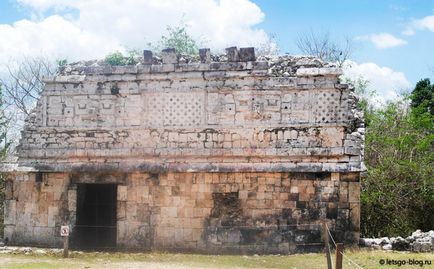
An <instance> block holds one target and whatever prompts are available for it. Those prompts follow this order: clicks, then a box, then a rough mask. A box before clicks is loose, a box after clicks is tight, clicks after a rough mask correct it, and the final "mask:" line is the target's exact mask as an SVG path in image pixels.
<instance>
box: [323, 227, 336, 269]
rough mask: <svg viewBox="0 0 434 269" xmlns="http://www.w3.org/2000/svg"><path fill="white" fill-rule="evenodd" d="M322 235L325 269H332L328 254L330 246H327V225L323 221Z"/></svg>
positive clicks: (330, 258)
mask: <svg viewBox="0 0 434 269" xmlns="http://www.w3.org/2000/svg"><path fill="white" fill-rule="evenodd" d="M322 233H323V235H324V252H325V254H326V257H327V269H333V266H332V256H331V254H330V245H329V240H330V239H329V233H328V232H327V225H326V223H325V221H323V223H322Z"/></svg>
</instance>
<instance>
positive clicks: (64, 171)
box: [5, 48, 364, 253]
mask: <svg viewBox="0 0 434 269" xmlns="http://www.w3.org/2000/svg"><path fill="white" fill-rule="evenodd" d="M200 56H201V57H200V59H199V61H198V62H189V63H180V62H179V56H177V55H176V54H175V52H174V51H173V50H165V51H163V52H162V60H161V62H158V61H157V60H156V58H152V56H151V55H150V54H149V52H147V51H145V53H144V58H143V59H142V62H141V63H140V64H138V65H136V66H108V65H98V64H97V63H95V62H89V63H80V64H75V65H69V66H67V67H65V69H64V70H63V71H62V72H60V73H59V74H58V75H57V76H55V77H53V78H50V79H47V80H46V86H45V90H44V92H43V93H42V96H41V98H40V100H39V102H38V104H37V107H36V109H35V111H34V113H33V114H32V115H31V116H30V117H29V118H28V119H27V123H26V127H25V129H24V131H23V132H22V138H21V142H20V146H19V149H18V154H19V160H18V164H17V165H16V166H15V167H14V168H12V169H9V181H8V184H7V192H6V202H5V206H6V207H5V211H6V216H5V225H6V226H5V227H6V228H5V237H8V238H9V240H10V242H13V243H16V244H37V245H49V246H59V245H60V244H61V240H62V239H61V238H60V235H59V227H60V225H65V224H67V225H70V226H71V231H72V235H71V236H72V238H73V236H74V232H77V229H74V227H75V224H76V217H77V212H76V211H77V208H78V207H77V199H78V197H77V193H78V192H77V186H79V185H81V184H115V185H116V225H115V229H116V247H118V248H143V249H175V250H196V251H208V252H225V251H230V252H234V251H237V252H259V253H277V252H278V253H288V252H294V251H303V250H309V249H311V248H315V246H316V245H317V246H320V245H321V242H322V239H321V233H320V229H321V226H320V223H321V221H322V220H325V221H326V222H327V223H328V226H329V227H330V229H331V230H332V232H333V233H334V234H335V236H336V238H338V239H339V240H340V241H343V242H346V243H354V242H357V241H358V237H359V226H360V205H359V194H360V183H359V182H360V172H362V171H363V169H364V168H363V162H362V159H363V133H364V131H363V130H364V129H363V122H362V120H361V118H360V114H359V112H358V111H357V108H356V99H355V97H354V94H353V92H352V88H351V86H350V85H347V84H342V83H340V82H339V75H340V74H341V70H340V69H338V68H336V67H333V66H331V65H328V64H324V63H322V62H321V61H319V60H317V59H315V58H308V57H290V56H282V57H275V58H260V59H255V57H254V52H253V50H252V49H250V48H246V49H240V50H238V49H236V48H229V49H228V53H227V60H226V61H219V62H215V61H212V60H213V58H211V56H210V54H209V51H207V50H201V53H200ZM279 68H280V70H284V72H283V73H282V72H281V73H279V72H276V69H279Z"/></svg>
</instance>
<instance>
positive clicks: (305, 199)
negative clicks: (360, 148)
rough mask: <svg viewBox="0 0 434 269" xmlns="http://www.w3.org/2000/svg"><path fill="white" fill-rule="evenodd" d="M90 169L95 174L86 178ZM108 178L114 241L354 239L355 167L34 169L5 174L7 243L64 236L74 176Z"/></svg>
mask: <svg viewBox="0 0 434 269" xmlns="http://www.w3.org/2000/svg"><path fill="white" fill-rule="evenodd" d="M95 178H98V180H96V179H95ZM79 183H115V184H118V187H117V188H118V191H117V217H116V218H117V240H116V241H117V247H118V248H119V249H160V250H173V251H191V250H195V251H201V252H209V253H225V252H226V253H234V252H237V253H293V252H300V251H305V250H319V249H321V248H322V242H323V241H322V237H321V227H322V226H321V221H322V220H326V221H327V223H328V226H329V227H330V229H331V231H332V234H333V235H334V238H335V239H336V240H339V241H340V242H345V243H347V244H352V243H354V242H358V239H359V224H360V212H359V199H358V196H359V192H360V188H359V175H358V173H328V172H322V173H296V172H292V173H262V172H261V173H242V172H239V173H188V172H186V173H172V172H169V173H163V174H149V173H128V174H123V173H119V174H99V175H98V176H97V177H95V175H93V174H88V173H75V174H64V173H44V176H43V180H42V182H36V181H35V174H34V173H33V174H32V173H31V174H22V175H18V176H17V177H16V178H15V180H14V181H9V182H8V188H7V189H8V193H7V200H6V205H7V206H8V207H7V210H6V211H7V212H8V214H7V215H6V223H5V224H6V230H5V236H6V237H8V238H9V239H10V240H11V242H13V243H14V244H33V245H42V246H60V245H61V242H62V240H61V237H60V234H59V231H60V226H61V225H65V224H70V225H71V232H72V234H71V237H72V240H74V224H75V214H76V212H75V210H76V189H77V188H76V184H79Z"/></svg>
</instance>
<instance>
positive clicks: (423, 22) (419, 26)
mask: <svg viewBox="0 0 434 269" xmlns="http://www.w3.org/2000/svg"><path fill="white" fill-rule="evenodd" d="M415 30H429V31H431V32H434V15H431V16H426V17H424V18H422V19H418V20H414V21H412V22H411V23H410V25H409V26H408V27H407V29H406V30H405V31H404V32H406V33H410V35H411V34H414V32H415Z"/></svg>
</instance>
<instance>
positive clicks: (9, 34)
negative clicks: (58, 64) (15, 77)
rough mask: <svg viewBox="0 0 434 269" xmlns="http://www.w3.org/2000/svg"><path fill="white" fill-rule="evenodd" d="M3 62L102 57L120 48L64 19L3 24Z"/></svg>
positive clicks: (0, 60) (0, 45)
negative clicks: (37, 57) (43, 57)
mask: <svg viewBox="0 0 434 269" xmlns="http://www.w3.org/2000/svg"><path fill="white" fill-rule="evenodd" d="M0 36H2V42H0V63H2V64H5V63H8V62H9V60H13V59H16V58H19V57H21V56H28V55H41V54H44V55H50V57H52V58H53V59H60V58H65V57H70V58H72V59H79V58H83V59H88V58H92V57H95V56H100V57H102V56H103V55H105V54H106V53H108V52H110V51H112V50H113V49H116V48H117V49H120V46H118V44H117V43H116V42H113V40H110V39H108V38H105V37H103V36H98V35H94V34H92V33H90V32H88V31H86V30H83V29H80V28H79V27H77V26H76V25H75V24H74V23H72V22H70V21H67V20H65V19H63V18H62V17H60V16H57V15H55V16H50V17H48V18H46V19H44V20H42V21H40V22H33V21H29V20H20V21H17V22H15V23H14V24H13V25H5V24H3V25H0Z"/></svg>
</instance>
